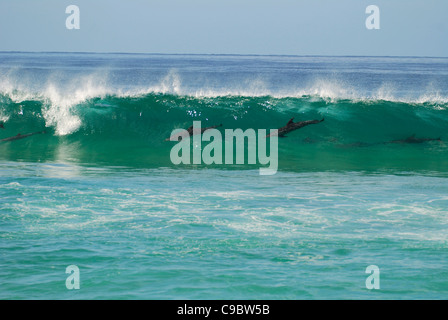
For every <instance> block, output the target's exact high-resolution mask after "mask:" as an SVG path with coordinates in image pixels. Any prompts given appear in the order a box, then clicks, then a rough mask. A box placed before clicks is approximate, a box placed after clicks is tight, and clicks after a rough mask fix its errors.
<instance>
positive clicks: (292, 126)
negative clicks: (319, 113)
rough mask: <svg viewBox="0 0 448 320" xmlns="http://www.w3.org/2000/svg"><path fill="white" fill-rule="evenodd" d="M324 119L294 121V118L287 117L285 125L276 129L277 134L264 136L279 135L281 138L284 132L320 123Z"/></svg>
mask: <svg viewBox="0 0 448 320" xmlns="http://www.w3.org/2000/svg"><path fill="white" fill-rule="evenodd" d="M324 120H325V119H322V120H306V121H299V122H294V118H291V119H289V121H288V123H287V124H286V126H284V127H281V128H280V129H278V132H277V134H268V135H267V136H266V138H269V137H273V136H279V137H280V138H283V137H285V135H286V134H288V133H290V132H291V131H294V130H297V129H300V128H303V127H305V126H308V125H310V124H316V123H320V122H322V121H324Z"/></svg>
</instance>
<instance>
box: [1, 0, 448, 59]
mask: <svg viewBox="0 0 448 320" xmlns="http://www.w3.org/2000/svg"><path fill="white" fill-rule="evenodd" d="M69 5H76V6H78V7H79V10H80V29H79V30H76V29H71V30H69V29H67V28H66V19H67V17H69V15H70V14H67V13H66V12H65V11H66V7H67V6H69ZM369 5H376V6H377V7H378V8H379V10H380V20H379V22H380V29H372V30H369V29H367V28H366V19H367V18H368V16H369V14H366V8H367V7H368V6H369ZM447 39H448V1H446V0H425V1H422V0H369V1H366V0H338V1H335V0H69V1H67V0H0V51H64V52H135V53H177V54H183V53H192V54H278V55H357V56H432V57H448V41H447Z"/></svg>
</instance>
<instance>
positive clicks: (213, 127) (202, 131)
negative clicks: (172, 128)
mask: <svg viewBox="0 0 448 320" xmlns="http://www.w3.org/2000/svg"><path fill="white" fill-rule="evenodd" d="M219 127H222V124H218V125H216V126H211V127H206V128H201V134H203V133H204V131H205V130H208V129H215V128H219ZM187 132H188V135H189V136H192V135H193V126H190V127H189V128H188V129H187ZM176 136H177V137H181V136H182V135H180V136H179V135H177V134H176V135H173V136H171V137H169V138H167V139H165V141H171V138H175V137H176Z"/></svg>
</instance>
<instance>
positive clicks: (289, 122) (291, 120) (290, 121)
mask: <svg viewBox="0 0 448 320" xmlns="http://www.w3.org/2000/svg"><path fill="white" fill-rule="evenodd" d="M293 120H294V117H292V118H291V119H289V121H288V123H287V124H286V125H290V124H292V123H293Z"/></svg>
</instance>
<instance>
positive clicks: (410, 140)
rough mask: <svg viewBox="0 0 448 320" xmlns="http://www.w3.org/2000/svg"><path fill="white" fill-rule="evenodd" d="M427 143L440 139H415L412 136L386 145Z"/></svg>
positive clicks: (439, 139)
mask: <svg viewBox="0 0 448 320" xmlns="http://www.w3.org/2000/svg"><path fill="white" fill-rule="evenodd" d="M427 141H442V139H441V138H440V137H439V138H436V139H434V138H416V137H415V134H413V135H412V136H410V137H408V138H406V139H399V140H392V141H389V142H386V143H423V142H427Z"/></svg>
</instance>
